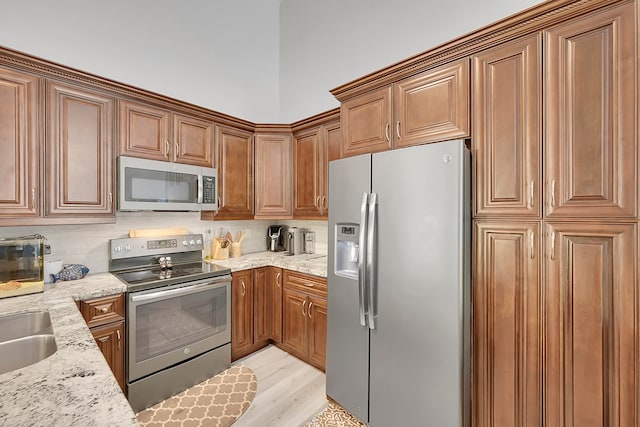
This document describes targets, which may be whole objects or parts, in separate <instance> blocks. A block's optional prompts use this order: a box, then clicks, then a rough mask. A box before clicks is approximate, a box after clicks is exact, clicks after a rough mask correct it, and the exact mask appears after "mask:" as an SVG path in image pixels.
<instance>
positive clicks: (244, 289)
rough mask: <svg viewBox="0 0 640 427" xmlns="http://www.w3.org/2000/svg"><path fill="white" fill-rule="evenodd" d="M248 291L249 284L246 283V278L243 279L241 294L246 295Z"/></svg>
mask: <svg viewBox="0 0 640 427" xmlns="http://www.w3.org/2000/svg"><path fill="white" fill-rule="evenodd" d="M246 293H247V285H245V284H244V280H243V281H242V293H241V295H242V296H244V295H245V294H246Z"/></svg>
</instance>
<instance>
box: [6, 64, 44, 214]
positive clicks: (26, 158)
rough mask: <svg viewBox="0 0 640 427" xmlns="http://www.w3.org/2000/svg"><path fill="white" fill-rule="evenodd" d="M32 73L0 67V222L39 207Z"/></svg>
mask: <svg viewBox="0 0 640 427" xmlns="http://www.w3.org/2000/svg"><path fill="white" fill-rule="evenodd" d="M38 82H39V79H38V77H36V76H33V75H30V74H25V73H22V72H18V71H14V70H11V69H9V68H4V67H0V149H2V155H0V171H2V174H1V176H2V185H0V224H3V225H4V224H5V222H6V221H8V219H9V218H23V219H24V218H37V217H39V216H40V214H41V210H40V202H39V200H40V197H41V193H42V192H41V188H40V165H41V163H40V140H39V138H38V94H39V91H38Z"/></svg>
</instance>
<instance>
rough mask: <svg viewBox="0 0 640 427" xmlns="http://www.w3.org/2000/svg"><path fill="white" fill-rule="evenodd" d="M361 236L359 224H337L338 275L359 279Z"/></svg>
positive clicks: (336, 266) (336, 272)
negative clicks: (359, 240)
mask: <svg viewBox="0 0 640 427" xmlns="http://www.w3.org/2000/svg"><path fill="white" fill-rule="evenodd" d="M359 236H360V226H359V225H358V224H351V223H348V224H336V257H335V260H336V265H335V274H336V275H338V276H342V277H347V278H349V279H355V280H357V279H358V253H359V247H360V245H359V242H358V238H359Z"/></svg>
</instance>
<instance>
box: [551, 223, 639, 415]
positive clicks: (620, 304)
mask: <svg viewBox="0 0 640 427" xmlns="http://www.w3.org/2000/svg"><path fill="white" fill-rule="evenodd" d="M545 235H546V236H547V242H546V246H547V253H548V255H547V259H546V261H545V264H546V265H545V268H544V271H545V285H544V290H543V293H542V295H544V298H545V301H544V319H545V320H544V334H543V337H544V348H545V350H544V363H543V367H542V372H543V373H544V393H543V395H544V421H543V424H544V425H547V426H636V425H638V424H637V422H638V418H637V416H638V415H637V414H638V406H637V405H638V394H637V393H638V378H639V377H638V369H639V367H638V362H637V360H638V358H637V357H638V353H637V342H638V326H637V319H638V314H639V313H638V312H637V311H638V306H639V305H638V302H639V299H638V292H637V279H638V278H637V275H636V274H637V273H636V265H637V249H636V248H637V241H638V235H637V224H602V223H600V224H585V223H567V222H565V223H548V224H546V229H545Z"/></svg>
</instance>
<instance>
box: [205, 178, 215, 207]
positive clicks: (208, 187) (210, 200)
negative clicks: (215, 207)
mask: <svg viewBox="0 0 640 427" xmlns="http://www.w3.org/2000/svg"><path fill="white" fill-rule="evenodd" d="M216 198H217V196H216V178H215V177H213V176H203V177H202V203H203V204H215V203H216Z"/></svg>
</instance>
